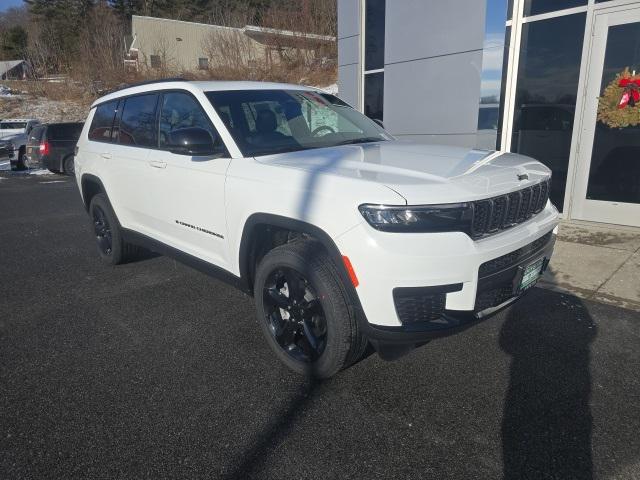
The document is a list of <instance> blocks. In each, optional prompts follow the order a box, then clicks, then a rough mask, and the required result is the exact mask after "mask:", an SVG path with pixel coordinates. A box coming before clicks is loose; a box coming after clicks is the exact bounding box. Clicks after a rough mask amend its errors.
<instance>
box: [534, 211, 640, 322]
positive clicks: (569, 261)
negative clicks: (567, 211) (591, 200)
mask: <svg viewBox="0 0 640 480" xmlns="http://www.w3.org/2000/svg"><path fill="white" fill-rule="evenodd" d="M538 285H539V286H540V287H543V288H548V289H552V290H557V291H561V292H568V293H571V294H574V295H576V296H578V297H581V298H586V299H589V300H596V301H600V302H604V303H610V304H613V305H617V306H619V307H623V308H628V309H632V310H637V311H640V229H637V228H629V227H620V226H615V225H599V224H592V223H587V222H562V223H561V224H560V230H559V233H558V238H557V243H556V248H555V251H554V254H553V258H552V260H551V263H550V267H549V269H548V270H547V272H546V273H545V274H544V276H543V277H542V279H540V282H539V284H538Z"/></svg>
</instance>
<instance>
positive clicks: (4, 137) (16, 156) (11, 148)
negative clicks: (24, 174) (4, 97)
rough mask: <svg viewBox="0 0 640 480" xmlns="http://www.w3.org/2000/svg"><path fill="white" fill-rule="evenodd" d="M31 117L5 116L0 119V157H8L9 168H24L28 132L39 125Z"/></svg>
mask: <svg viewBox="0 0 640 480" xmlns="http://www.w3.org/2000/svg"><path fill="white" fill-rule="evenodd" d="M39 124H40V121H39V120H36V119H33V118H6V119H3V120H1V121H0V158H6V157H8V158H9V160H10V163H11V169H12V170H16V169H24V168H26V163H25V161H26V152H27V140H28V137H29V132H31V130H32V129H33V127H35V126H36V125H39Z"/></svg>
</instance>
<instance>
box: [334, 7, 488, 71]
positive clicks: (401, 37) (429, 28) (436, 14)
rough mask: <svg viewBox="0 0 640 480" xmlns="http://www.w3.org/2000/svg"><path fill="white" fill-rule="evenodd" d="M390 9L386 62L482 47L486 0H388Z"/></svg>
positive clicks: (387, 21)
mask: <svg viewBox="0 0 640 480" xmlns="http://www.w3.org/2000/svg"><path fill="white" fill-rule="evenodd" d="M343 1H344V0H343ZM386 9H387V13H386V35H385V63H393V62H399V61H405V60H415V59H418V58H426V57H434V56H437V55H445V54H450V53H457V52H464V51H469V50H476V49H481V48H482V42H483V40H484V27H485V10H486V2H485V0H387V1H386Z"/></svg>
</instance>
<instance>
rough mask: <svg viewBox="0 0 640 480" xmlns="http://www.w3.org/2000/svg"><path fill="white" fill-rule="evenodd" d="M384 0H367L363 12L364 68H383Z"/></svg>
mask: <svg viewBox="0 0 640 480" xmlns="http://www.w3.org/2000/svg"><path fill="white" fill-rule="evenodd" d="M384 11H385V0H367V5H366V12H365V39H364V42H365V44H364V45H365V47H364V50H365V58H364V65H365V67H364V69H365V70H377V69H378V68H384V21H385V20H384Z"/></svg>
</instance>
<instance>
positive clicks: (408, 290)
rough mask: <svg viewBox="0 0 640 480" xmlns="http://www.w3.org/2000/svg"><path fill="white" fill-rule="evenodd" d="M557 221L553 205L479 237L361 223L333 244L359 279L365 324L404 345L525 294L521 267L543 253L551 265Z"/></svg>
mask: <svg viewBox="0 0 640 480" xmlns="http://www.w3.org/2000/svg"><path fill="white" fill-rule="evenodd" d="M557 223H558V212H557V210H556V209H555V207H553V206H552V205H551V204H550V203H549V204H548V205H547V207H546V208H545V209H544V210H543V211H542V212H540V213H539V214H538V215H536V216H535V217H533V218H531V219H530V220H528V221H527V222H525V223H522V224H520V225H518V226H516V227H513V228H512V229H509V230H506V231H503V232H501V233H499V234H496V235H494V236H491V237H488V238H485V239H482V240H478V241H473V240H471V239H470V238H469V237H468V236H467V235H465V234H463V233H458V232H449V233H433V234H397V233H384V232H378V231H376V230H374V229H372V228H371V227H369V226H368V225H366V224H362V225H359V226H358V227H356V228H354V229H352V230H350V231H349V232H347V233H345V234H343V235H342V236H340V237H338V238H337V239H336V243H337V246H338V248H339V249H340V252H342V254H343V255H347V256H348V257H349V259H350V261H351V264H352V265H353V267H354V270H355V272H356V275H357V277H358V279H359V286H358V287H357V289H356V291H357V295H358V300H359V303H360V305H361V311H360V312H359V313H360V317H361V321H360V324H361V328H362V329H363V331H364V333H365V334H366V335H367V336H368V337H369V338H370V339H372V340H374V339H377V340H380V341H384V342H401V343H409V342H413V343H416V342H420V341H425V340H428V339H431V338H434V337H440V336H445V335H450V334H452V333H455V332H457V331H460V330H463V329H465V328H468V327H469V326H470V325H472V324H474V323H476V322H477V321H478V319H479V318H485V317H486V316H488V315H489V314H491V313H494V312H495V311H497V309H500V308H503V307H505V306H506V305H508V304H510V303H513V302H514V301H515V300H517V299H518V298H519V297H520V296H521V295H522V294H523V293H524V292H520V291H519V290H518V287H519V278H518V276H519V275H522V269H521V268H520V267H522V266H523V265H528V264H529V263H531V262H533V261H534V260H538V259H544V261H543V265H542V268H546V265H547V264H548V260H549V259H550V257H551V254H552V252H553V246H554V242H555V234H554V233H553V231H554V229H555V227H556V226H557ZM416 295H417V296H416ZM420 295H422V296H420ZM434 295H435V296H434ZM416 298H418V299H419V300H416ZM359 310H360V308H359ZM421 316H422V318H420V317H421Z"/></svg>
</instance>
